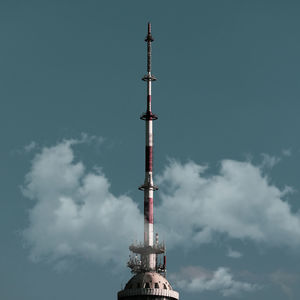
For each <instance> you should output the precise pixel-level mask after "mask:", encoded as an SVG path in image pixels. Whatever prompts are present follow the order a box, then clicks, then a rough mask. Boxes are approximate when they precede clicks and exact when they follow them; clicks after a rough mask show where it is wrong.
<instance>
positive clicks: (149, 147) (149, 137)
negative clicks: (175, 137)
mask: <svg viewBox="0 0 300 300" xmlns="http://www.w3.org/2000/svg"><path fill="white" fill-rule="evenodd" d="M153 41H154V39H153V37H152V35H151V24H150V23H148V34H147V36H146V38H145V42H147V75H145V76H144V77H143V78H142V80H144V81H146V82H147V111H146V112H145V113H144V114H143V115H142V117H141V119H142V120H144V121H146V148H145V181H144V184H143V185H142V186H141V187H140V189H141V190H143V191H144V245H145V246H146V247H148V246H150V247H152V246H153V244H154V243H153V239H154V237H153V191H155V190H157V187H156V186H155V185H154V184H153V173H152V166H153V126H152V121H153V120H156V119H157V117H156V116H155V115H154V114H153V113H152V111H151V83H152V81H155V80H156V78H155V77H154V76H153V75H152V74H151V43H152V42H153ZM142 260H143V262H144V263H145V264H146V265H147V267H148V268H149V269H150V270H155V268H156V255H155V254H153V253H151V254H147V255H144V256H142Z"/></svg>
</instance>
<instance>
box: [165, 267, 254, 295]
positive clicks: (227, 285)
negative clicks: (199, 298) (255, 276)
mask: <svg viewBox="0 0 300 300" xmlns="http://www.w3.org/2000/svg"><path fill="white" fill-rule="evenodd" d="M171 278H172V279H173V280H174V283H175V284H176V287H178V288H180V289H182V290H185V291H189V292H192V293H195V292H198V293H199V292H206V291H209V292H212V291H214V292H218V293H220V294H221V295H222V296H224V297H229V296H238V295H240V294H241V293H244V292H254V291H256V290H258V289H259V286H258V285H255V284H251V283H248V282H242V281H238V280H235V279H233V275H232V273H231V272H230V270H229V269H227V268H223V267H220V268H218V269H217V270H216V271H209V270H206V269H204V268H202V267H194V266H191V267H186V268H183V269H181V271H180V272H179V273H177V274H171Z"/></svg>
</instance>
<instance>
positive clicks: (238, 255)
mask: <svg viewBox="0 0 300 300" xmlns="http://www.w3.org/2000/svg"><path fill="white" fill-rule="evenodd" d="M227 256H228V257H231V258H241V257H242V256H243V254H242V253H241V252H238V251H235V250H232V249H231V248H228V252H227Z"/></svg>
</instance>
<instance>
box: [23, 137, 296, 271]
mask: <svg viewBox="0 0 300 300" xmlns="http://www.w3.org/2000/svg"><path fill="white" fill-rule="evenodd" d="M82 142H84V140H82V139H81V140H79V141H76V140H65V141H62V142H61V143H59V144H57V145H55V146H52V147H44V148H43V149H42V150H40V152H39V153H38V154H36V156H35V157H34V159H33V161H32V166H31V169H30V171H29V172H28V174H27V175H26V178H25V182H24V186H23V194H24V195H25V196H26V197H27V198H31V199H33V200H34V204H33V207H32V208H31V209H30V211H29V225H28V227H27V228H26V229H25V231H24V234H23V235H24V239H25V241H26V243H27V245H28V247H29V248H30V256H31V258H32V259H33V260H35V261H39V260H46V261H55V262H60V261H64V260H65V259H66V258H68V257H81V258H85V259H89V260H92V261H96V262H99V263H107V262H110V261H113V262H115V263H116V264H119V263H120V262H121V263H124V262H125V259H126V257H127V255H128V245H129V244H130V242H131V239H132V238H136V237H138V238H141V237H142V232H140V231H142V230H143V228H142V224H143V216H142V212H141V211H139V209H138V207H137V204H136V203H135V202H134V201H133V200H132V199H131V198H129V197H128V196H126V195H120V196H116V195H114V194H112V192H111V191H110V182H109V180H108V179H107V178H106V176H105V174H103V172H101V171H100V169H95V170H93V171H89V170H87V169H86V168H85V166H84V164H83V162H81V161H77V160H75V157H74V152H73V147H74V145H75V144H77V143H82ZM206 171H207V168H206V167H205V166H201V165H198V164H196V163H195V162H188V163H184V164H183V163H180V162H178V161H175V160H173V161H170V162H169V163H168V165H167V166H166V167H165V169H164V171H163V172H162V174H161V175H160V176H158V183H159V184H160V188H161V190H160V192H159V193H158V194H157V195H159V197H160V204H159V205H158V206H156V208H155V214H156V216H157V220H158V222H159V223H158V224H156V230H157V231H158V232H160V233H163V237H164V239H165V240H166V242H167V245H168V248H169V249H170V248H171V247H174V246H178V245H189V246H193V245H199V244H201V243H209V242H212V241H214V238H215V236H216V235H220V234H221V235H225V236H227V237H228V238H232V239H248V240H251V241H254V242H256V243H260V244H266V245H268V246H284V247H299V244H300V218H299V213H292V212H291V209H290V206H289V204H288V202H286V201H285V199H284V197H286V195H287V193H288V192H289V189H288V188H287V189H284V190H280V189H279V188H278V187H276V186H275V185H273V184H271V183H270V181H269V180H268V178H267V176H265V175H264V174H263V172H262V170H261V167H260V166H255V165H253V164H251V163H250V162H239V161H234V160H223V161H222V162H221V167H220V170H219V172H218V173H217V174H215V175H206ZM166 212H167V213H166ZM233 256H235V257H236V258H237V256H238V254H237V253H231V257H233ZM220 272H221V271H220ZM222 272H223V273H222ZM222 272H221V274H224V272H225V271H224V270H223V271H222ZM216 274H219V273H216ZM216 276H217V275H216Z"/></svg>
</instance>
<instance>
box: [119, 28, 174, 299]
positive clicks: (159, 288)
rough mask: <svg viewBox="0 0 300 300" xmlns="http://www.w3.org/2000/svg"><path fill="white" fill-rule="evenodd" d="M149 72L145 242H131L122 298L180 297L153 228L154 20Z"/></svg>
mask: <svg viewBox="0 0 300 300" xmlns="http://www.w3.org/2000/svg"><path fill="white" fill-rule="evenodd" d="M145 41H146V42H147V74H146V75H145V76H144V77H143V78H142V80H144V81H145V82H146V83H147V110H146V112H145V113H144V114H143V115H142V116H141V120H144V121H145V124H146V148H145V181H144V184H143V185H141V186H140V187H139V189H140V190H142V191H143V192H144V242H143V243H135V244H132V245H130V246H129V250H130V251H131V255H130V258H129V261H128V267H129V268H130V269H131V272H132V273H133V274H134V276H133V277H132V278H131V279H130V280H129V281H128V282H127V284H126V285H125V288H124V289H123V290H121V291H119V292H118V300H178V299H179V294H178V292H176V291H174V290H173V289H172V286H171V285H170V283H169V282H168V280H167V279H166V256H165V252H166V248H165V244H164V243H160V242H159V240H158V234H156V235H155V240H154V231H153V192H154V191H156V190H157V189H158V188H157V186H155V185H154V183H153V169H152V166H153V126H152V123H153V121H154V120H157V116H156V115H155V114H153V113H152V111H151V86H152V82H153V81H155V80H156V78H155V77H154V76H153V75H152V73H151V43H152V42H153V37H152V35H151V24H150V23H148V34H147V36H146V38H145Z"/></svg>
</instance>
